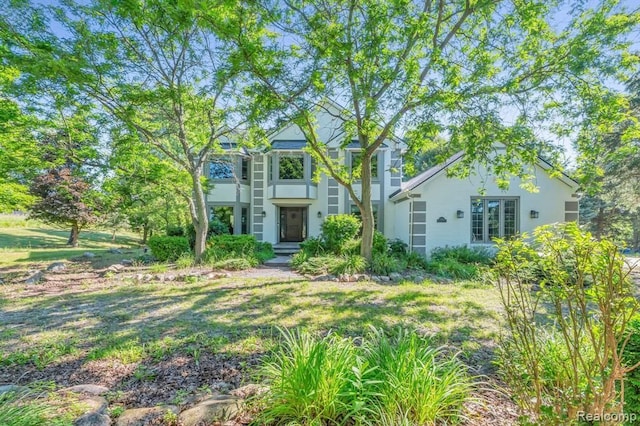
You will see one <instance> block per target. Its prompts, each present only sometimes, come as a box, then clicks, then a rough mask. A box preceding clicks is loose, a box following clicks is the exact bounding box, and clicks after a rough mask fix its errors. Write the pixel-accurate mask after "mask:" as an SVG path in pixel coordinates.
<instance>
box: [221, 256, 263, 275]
mask: <svg viewBox="0 0 640 426" xmlns="http://www.w3.org/2000/svg"><path fill="white" fill-rule="evenodd" d="M259 264H260V262H258V259H256V258H255V257H253V256H249V257H237V258H231V259H224V260H221V261H219V262H215V263H213V264H212V266H213V267H214V268H216V269H227V270H229V271H241V270H243V269H250V268H254V267H256V266H258V265H259Z"/></svg>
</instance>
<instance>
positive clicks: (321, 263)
mask: <svg viewBox="0 0 640 426" xmlns="http://www.w3.org/2000/svg"><path fill="white" fill-rule="evenodd" d="M306 256H307V255H306V254H303V255H301V256H300V257H299V258H297V259H294V262H295V263H296V264H297V263H298V260H300V261H301V262H300V264H299V265H298V266H297V267H296V268H297V270H298V272H300V273H302V274H308V275H322V274H326V273H328V272H329V271H331V270H335V269H336V268H338V266H339V263H340V261H341V258H340V257H339V256H331V255H329V256H317V257H306ZM293 264H294V263H292V265H293Z"/></svg>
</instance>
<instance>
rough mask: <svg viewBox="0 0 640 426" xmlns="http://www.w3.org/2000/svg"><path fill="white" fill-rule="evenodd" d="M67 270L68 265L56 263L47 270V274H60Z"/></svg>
mask: <svg viewBox="0 0 640 426" xmlns="http://www.w3.org/2000/svg"><path fill="white" fill-rule="evenodd" d="M65 269H67V265H65V264H64V262H54V263H52V264H51V265H49V267H48V268H47V272H60V271H64V270H65Z"/></svg>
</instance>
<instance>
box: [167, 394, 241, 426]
mask: <svg viewBox="0 0 640 426" xmlns="http://www.w3.org/2000/svg"><path fill="white" fill-rule="evenodd" d="M242 402H243V401H242V400H241V399H238V398H236V397H233V396H230V395H216V396H212V397H211V398H208V399H205V400H204V401H202V402H200V403H198V404H197V405H195V406H193V407H191V408H189V409H188V410H185V411H183V412H182V413H180V415H179V416H178V421H179V422H180V424H181V425H182V426H197V425H201V424H210V423H212V422H214V421H216V420H223V421H224V420H229V419H231V418H233V417H234V416H235V415H236V414H238V412H239V411H240V407H241V405H242Z"/></svg>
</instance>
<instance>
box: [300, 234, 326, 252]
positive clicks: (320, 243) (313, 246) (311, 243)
mask: <svg viewBox="0 0 640 426" xmlns="http://www.w3.org/2000/svg"><path fill="white" fill-rule="evenodd" d="M300 251H302V252H305V253H306V254H307V255H309V256H320V255H322V254H324V253H325V251H326V248H325V245H324V240H323V239H322V237H309V238H307V239H306V240H304V241H303V242H301V243H300Z"/></svg>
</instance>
